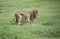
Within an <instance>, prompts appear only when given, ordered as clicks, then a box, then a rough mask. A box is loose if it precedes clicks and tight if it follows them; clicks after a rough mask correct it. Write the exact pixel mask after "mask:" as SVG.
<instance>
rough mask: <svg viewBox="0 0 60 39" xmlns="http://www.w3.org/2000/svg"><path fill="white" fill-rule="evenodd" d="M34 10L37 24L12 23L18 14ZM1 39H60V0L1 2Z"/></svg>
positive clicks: (0, 0)
mask: <svg viewBox="0 0 60 39" xmlns="http://www.w3.org/2000/svg"><path fill="white" fill-rule="evenodd" d="M34 8H37V9H38V11H39V16H38V17H37V18H36V19H35V24H30V23H26V24H24V25H16V24H15V23H14V22H15V20H14V21H12V22H11V20H13V18H14V14H15V13H16V12H19V11H23V12H25V11H26V12H29V11H31V10H32V9H34ZM12 23H14V24H12ZM0 39H60V0H0Z"/></svg>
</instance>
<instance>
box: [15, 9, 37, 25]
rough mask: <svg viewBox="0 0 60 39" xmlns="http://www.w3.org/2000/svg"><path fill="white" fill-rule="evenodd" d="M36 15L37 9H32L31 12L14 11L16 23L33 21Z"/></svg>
mask: <svg viewBox="0 0 60 39" xmlns="http://www.w3.org/2000/svg"><path fill="white" fill-rule="evenodd" d="M37 15H38V10H37V9H34V10H32V11H31V12H27V13H26V12H18V13H15V17H16V23H17V24H20V25H21V24H24V23H26V22H30V23H34V19H35V18H36V17H37Z"/></svg>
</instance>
